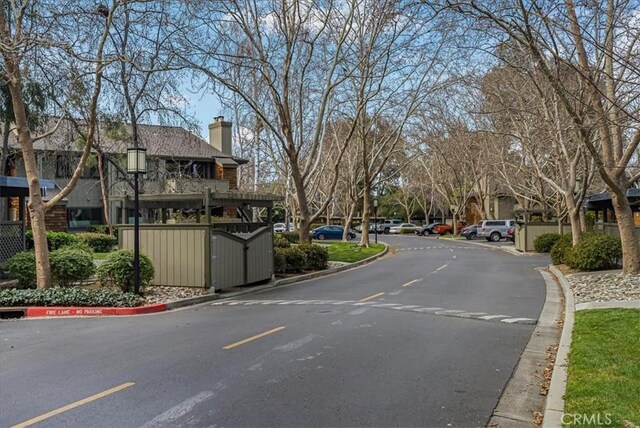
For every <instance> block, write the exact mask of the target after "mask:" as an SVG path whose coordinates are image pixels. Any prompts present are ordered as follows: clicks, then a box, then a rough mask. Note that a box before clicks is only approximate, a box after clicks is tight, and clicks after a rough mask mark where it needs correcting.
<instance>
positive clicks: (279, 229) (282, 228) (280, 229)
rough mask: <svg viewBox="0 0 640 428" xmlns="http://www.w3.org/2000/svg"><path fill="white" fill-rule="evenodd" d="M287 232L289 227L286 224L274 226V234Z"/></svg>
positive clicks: (275, 224)
mask: <svg viewBox="0 0 640 428" xmlns="http://www.w3.org/2000/svg"><path fill="white" fill-rule="evenodd" d="M286 231H287V225H286V224H284V223H274V224H273V232H274V233H282V232H286Z"/></svg>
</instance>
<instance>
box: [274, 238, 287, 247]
mask: <svg viewBox="0 0 640 428" xmlns="http://www.w3.org/2000/svg"><path fill="white" fill-rule="evenodd" d="M273 246H274V247H275V248H289V247H291V243H290V242H289V241H288V240H287V239H286V238H285V237H283V236H280V235H276V236H275V237H274V238H273Z"/></svg>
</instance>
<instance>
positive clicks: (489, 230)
mask: <svg viewBox="0 0 640 428" xmlns="http://www.w3.org/2000/svg"><path fill="white" fill-rule="evenodd" d="M515 225H516V221H515V220H483V221H482V223H480V227H478V235H477V236H478V238H485V239H486V240H487V241H493V242H498V241H499V240H501V239H503V238H505V237H506V236H507V230H508V229H509V228H510V227H514V226H515Z"/></svg>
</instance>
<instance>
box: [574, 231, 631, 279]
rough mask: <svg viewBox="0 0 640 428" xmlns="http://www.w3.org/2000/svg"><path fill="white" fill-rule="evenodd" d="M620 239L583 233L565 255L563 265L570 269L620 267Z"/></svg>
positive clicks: (601, 234) (599, 234) (600, 234)
mask: <svg viewBox="0 0 640 428" xmlns="http://www.w3.org/2000/svg"><path fill="white" fill-rule="evenodd" d="M621 260H622V244H621V242H620V238H619V237H617V236H612V235H605V234H603V233H585V234H584V235H582V239H581V240H580V242H579V243H578V245H576V246H575V247H572V248H571V249H569V251H568V253H567V254H566V255H565V263H566V264H567V265H568V266H569V267H570V268H572V269H579V270H603V269H612V268H616V267H618V266H619V265H620V262H621Z"/></svg>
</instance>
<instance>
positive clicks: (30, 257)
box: [7, 251, 36, 288]
mask: <svg viewBox="0 0 640 428" xmlns="http://www.w3.org/2000/svg"><path fill="white" fill-rule="evenodd" d="M7 272H8V273H9V276H10V277H11V278H13V279H15V280H17V281H18V287H19V288H30V287H35V286H36V255H35V253H34V252H33V251H23V252H20V253H18V254H16V255H15V256H13V257H11V258H10V259H9V260H8V261H7Z"/></svg>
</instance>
